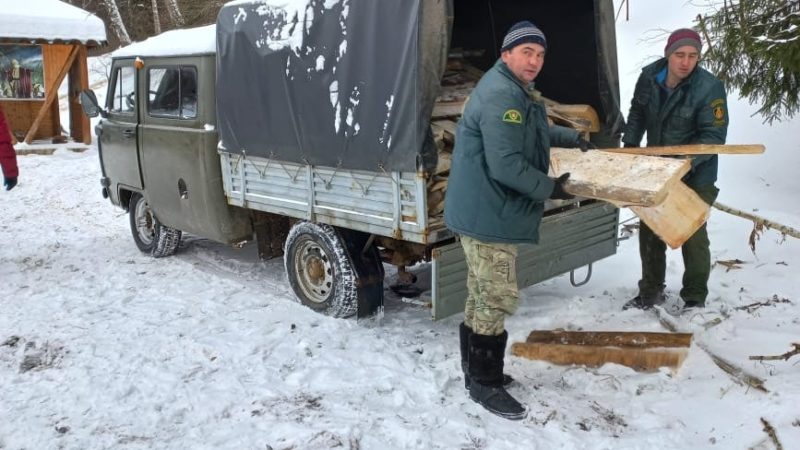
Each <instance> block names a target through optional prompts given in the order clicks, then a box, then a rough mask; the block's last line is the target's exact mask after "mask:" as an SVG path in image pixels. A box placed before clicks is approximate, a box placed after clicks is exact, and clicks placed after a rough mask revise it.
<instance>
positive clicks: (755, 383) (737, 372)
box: [655, 306, 769, 393]
mask: <svg viewBox="0 0 800 450" xmlns="http://www.w3.org/2000/svg"><path fill="white" fill-rule="evenodd" d="M655 310H656V313H657V314H658V321H659V322H660V323H661V325H662V326H663V327H664V328H666V329H668V330H670V331H672V332H673V333H678V332H680V330H679V329H678V326H677V325H676V324H675V322H674V321H673V320H674V319H673V320H671V319H672V317H671V316H669V313H667V312H666V311H664V310H663V309H662V308H660V307H658V306H657V307H656V308H655ZM668 316H669V317H668ZM694 343H695V344H697V346H698V347H700V349H702V350H703V351H704V352H706V354H707V355H708V356H709V357H710V358H711V360H712V361H714V364H716V365H717V367H719V368H720V369H722V370H723V371H724V372H725V373H727V374H728V375H730V377H731V379H733V381H734V382H735V383H736V384H738V385H741V386H744V385H747V386H750V387H752V388H753V389H755V390H757V391H761V392H765V393H768V392H769V391H768V390H767V388H766V387H764V380H762V379H761V378H758V377H757V376H755V375H750V374H749V373H747V372H745V371H744V370H743V369H742V368H741V367H738V366H737V365H735V364H733V363H731V362H730V361H727V360H726V359H725V358H723V357H721V356H719V355H717V354H716V353H714V352H713V351H711V349H709V348H708V346H706V345H705V344H703V343H702V342H701V341H700V340H699V339H695V340H694Z"/></svg>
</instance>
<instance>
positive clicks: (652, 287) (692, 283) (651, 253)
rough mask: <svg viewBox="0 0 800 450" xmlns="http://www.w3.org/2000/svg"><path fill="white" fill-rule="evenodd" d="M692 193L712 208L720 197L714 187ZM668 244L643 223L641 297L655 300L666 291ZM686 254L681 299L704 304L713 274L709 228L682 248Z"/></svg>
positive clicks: (640, 238)
mask: <svg viewBox="0 0 800 450" xmlns="http://www.w3.org/2000/svg"><path fill="white" fill-rule="evenodd" d="M692 189H693V190H694V191H695V192H696V193H697V195H698V196H700V198H701V199H703V201H704V202H706V203H708V204H709V205H711V204H712V203H714V200H715V199H716V198H717V194H719V189H717V187H716V186H714V185H713V184H709V185H705V186H699V187H692ZM666 251H667V244H665V243H664V241H662V240H661V238H659V237H658V236H656V234H655V233H654V232H653V230H651V229H650V228H649V227H648V226H647V225H646V224H645V223H644V222H641V223H640V228H639V255H640V256H641V258H642V279H641V280H640V281H639V294H640V295H642V296H643V297H644V296H653V295H655V294H656V293H657V292H659V291H661V290H663V289H664V278H665V274H666V263H667V255H666ZM681 253H682V254H683V267H684V271H683V288H682V289H681V292H680V296H681V298H682V299H683V300H684V301H695V302H699V303H703V302H705V300H706V297H707V296H708V277H709V275H710V274H711V251H710V250H709V240H708V231H707V230H706V224H703V226H701V227H700V229H698V230H697V231H696V232H695V233H694V234H693V235H692V237H690V238H689V240H687V241H686V242H684V243H683V245H682V246H681Z"/></svg>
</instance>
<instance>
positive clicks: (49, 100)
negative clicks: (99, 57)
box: [25, 45, 80, 144]
mask: <svg viewBox="0 0 800 450" xmlns="http://www.w3.org/2000/svg"><path fill="white" fill-rule="evenodd" d="M78 47H80V46H79V45H73V46H72V49H71V50H70V52H69V56H68V57H67V60H66V61H65V62H64V64H63V65H62V66H61V68H60V69H59V71H58V75H57V76H56V78H55V79H54V80H53V83H52V84H51V85H49V86H47V87H46V89H47V91H46V92H47V95H46V96H45V98H44V103H43V104H42V108H41V109H40V110H39V113H38V114H36V119H35V120H34V121H33V125H31V128H30V130H28V134H27V135H26V136H25V143H26V144H30V143H31V142H32V141H33V137H34V136H35V135H36V131H38V130H39V126H40V125H41V124H42V120H44V118H45V116H46V115H47V113H48V112H49V111H50V105H52V104H53V101H54V100H55V99H57V98H58V87H59V86H60V85H61V82H62V81H64V77H65V76H66V75H67V72H68V71H69V69H70V67H72V62H73V61H75V56H77V54H78Z"/></svg>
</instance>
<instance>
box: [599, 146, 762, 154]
mask: <svg viewBox="0 0 800 450" xmlns="http://www.w3.org/2000/svg"><path fill="white" fill-rule="evenodd" d="M765 149H766V147H764V146H763V145H761V144H745V145H727V144H726V145H712V144H692V145H670V146H665V147H623V148H603V149H600V150H601V151H604V152H611V153H625V154H629V155H649V156H667V155H722V154H725V155H756V154H761V153H764V150H765Z"/></svg>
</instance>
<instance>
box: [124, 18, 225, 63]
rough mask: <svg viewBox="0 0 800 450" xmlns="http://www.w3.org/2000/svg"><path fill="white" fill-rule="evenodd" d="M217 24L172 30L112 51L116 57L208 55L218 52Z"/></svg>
mask: <svg viewBox="0 0 800 450" xmlns="http://www.w3.org/2000/svg"><path fill="white" fill-rule="evenodd" d="M216 31H217V26H216V25H206V26H204V27H198V28H188V29H184V30H172V31H167V32H165V33H161V34H159V35H158V36H153V37H151V38H149V39H146V40H144V41H142V42H134V43H133V44H131V45H128V46H125V47H122V48H120V49H117V50H115V51H114V52H113V53H111V56H112V57H114V58H126V57H133V56H142V57H144V56H151V57H152V56H173V55H207V54H213V53H216V52H217V40H216Z"/></svg>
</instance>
